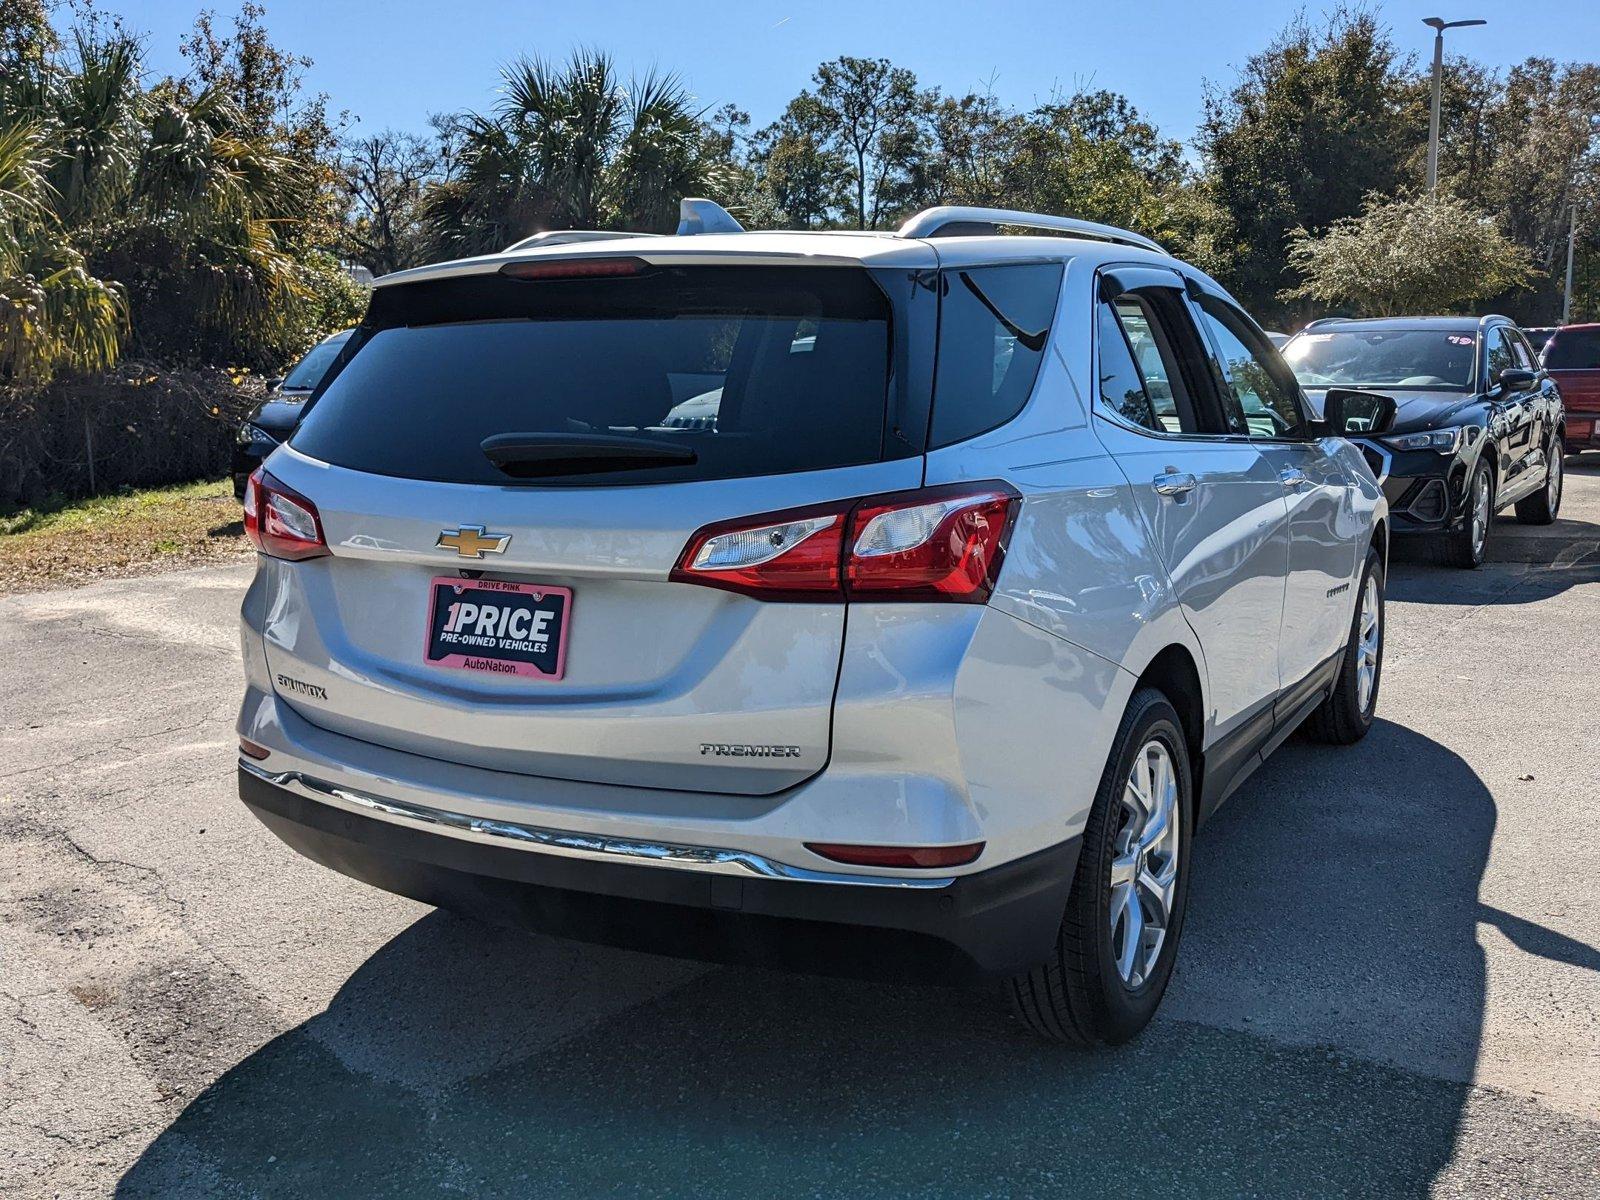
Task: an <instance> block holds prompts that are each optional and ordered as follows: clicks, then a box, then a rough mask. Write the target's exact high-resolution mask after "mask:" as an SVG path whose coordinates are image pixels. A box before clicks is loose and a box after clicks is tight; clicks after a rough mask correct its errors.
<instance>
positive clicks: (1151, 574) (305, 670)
mask: <svg viewBox="0 0 1600 1200" xmlns="http://www.w3.org/2000/svg"><path fill="white" fill-rule="evenodd" d="M684 207H685V213H686V218H688V217H692V218H693V219H692V220H688V219H686V221H685V225H686V226H687V227H688V228H689V229H690V230H694V231H695V232H693V233H688V234H685V233H683V232H682V231H680V235H679V236H674V237H662V238H651V239H642V238H641V239H631V240H619V241H608V242H604V243H596V244H592V245H586V244H569V245H563V246H560V247H556V248H533V249H529V250H525V251H516V252H511V253H506V254H502V255H498V256H487V257H482V258H476V259H470V260H466V261H461V262H455V263H446V264H440V265H435V266H429V267H423V268H418V269H416V270H412V271H407V272H404V273H401V274H397V275H391V276H389V277H387V278H386V279H381V280H379V281H378V285H377V288H376V290H375V292H374V294H373V298H372V301H371V307H370V311H369V313H368V315H367V317H366V319H365V321H364V323H363V324H362V326H361V328H360V330H359V331H358V332H357V333H356V334H355V335H354V338H355V340H354V341H353V342H352V346H353V350H352V351H351V352H350V353H348V354H346V355H344V356H342V357H341V360H340V363H339V366H338V370H337V374H335V375H334V377H333V378H332V379H331V380H329V381H328V383H327V384H326V385H325V387H324V389H323V390H322V391H321V392H320V393H319V394H318V396H317V397H316V398H315V399H314V400H312V401H311V402H310V404H309V406H308V408H307V411H306V413H305V415H304V416H303V418H302V419H301V421H300V424H299V425H298V426H297V427H296V429H295V431H294V433H293V435H292V436H291V438H290V439H289V441H288V443H287V444H285V445H283V446H281V447H279V448H278V449H277V450H275V451H274V452H273V454H272V457H271V458H270V459H269V460H268V461H267V462H266V463H265V464H264V466H263V467H262V468H261V469H259V470H257V471H256V473H255V474H254V475H253V476H252V477H251V486H250V492H249V495H248V497H247V500H246V510H245V511H246V528H247V530H248V532H249V534H250V537H251V538H252V539H253V540H254V542H255V544H256V546H257V547H258V549H259V550H260V554H259V556H258V559H257V573H256V577H255V580H254V582H253V583H252V584H251V586H250V589H249V592H248V594H247V596H246V598H245V601H244V608H243V626H244V662H245V675H246V690H245V698H244V703H243V707H242V709H241V712H240V716H239V722H238V732H239V735H240V758H239V770H238V783H239V790H240V795H241V796H242V798H243V800H244V802H245V803H246V804H247V805H248V806H249V807H250V808H251V809H252V810H253V811H254V812H255V813H256V814H257V815H258V816H259V817H260V818H261V820H262V821H264V822H265V823H266V824H267V825H268V826H269V827H270V828H271V829H272V830H273V832H274V833H276V834H277V835H278V836H279V837H281V838H282V839H283V840H284V841H285V842H287V843H288V844H289V845H290V846H292V847H294V848H295V849H296V850H298V851H300V852H301V853H303V854H305V855H307V856H308V857H310V858H312V859H314V860H316V861H317V862H320V863H322V864H324V865H326V866H329V867H332V868H333V869H335V870H338V871H342V872H344V873H345V874H347V875H351V876H353V877H355V878H357V879H361V880H365V881H366V882H368V883H371V884H374V885H376V886H378V887H381V888H386V889H388V890H390V891H394V892H399V893H401V894H403V895H407V896H412V897H415V898H417V899H419V900H422V901H425V902H427V903H429V904H437V905H446V906H449V907H451V908H454V909H457V910H459V911H462V912H465V913H469V914H473V915H476V916H479V917H483V918H486V919H489V920H494V921H500V922H510V923H514V924H520V925H524V926H528V927H532V928H535V929H541V930H546V931H549V932H553V933H558V934H564V935H567V936H572V937H577V938H584V939H589V940H593V941H601V942H608V943H615V944H621V945H626V946H633V947H637V948H642V949H647V950H651V951H655V952H661V953H671V954H689V955H695V956H701V957H707V958H712V959H718V960H730V959H736V960H741V961H755V962H760V963H766V964H772V965H785V966H797V967H805V968H822V969H826V970H831V971H845V972H851V973H860V974H868V975H883V974H893V975H895V976H897V977H905V976H911V977H917V978H929V977H931V978H937V979H962V978H973V977H981V978H995V977H998V978H1001V979H1004V980H1008V981H1009V984H1008V986H1009V990H1010V992H1011V995H1012V997H1013V999H1014V1001H1015V1004H1016V1006H1017V1008H1018V1010H1019V1011H1020V1012H1021V1014H1022V1015H1023V1017H1024V1018H1025V1019H1026V1020H1027V1022H1028V1023H1029V1024H1030V1025H1032V1026H1033V1027H1034V1028H1035V1029H1037V1030H1038V1031H1039V1032H1041V1033H1043V1034H1045V1035H1048V1036H1050V1037H1053V1038H1058V1039H1061V1040H1064V1041H1069V1042H1080V1043H1092V1042H1119V1041H1123V1040H1125V1039H1127V1038H1129V1037H1131V1036H1133V1035H1134V1034H1135V1033H1136V1032H1138V1030H1139V1029H1140V1028H1142V1027H1143V1026H1144V1024H1145V1023H1146V1022H1147V1021H1148V1020H1149V1019H1150V1017H1151V1015H1152V1013H1153V1012H1154V1011H1155V1008H1156V1005H1157V1003H1158V1002H1159V1001H1160V998H1161V995H1162V992H1163V990H1164V989H1165V987H1166V985H1167V980H1168V976H1169V974H1170V972H1171V970H1172V964H1173V961H1174V957H1175V955H1176V953H1177V949H1178V943H1179V939H1180V935H1181V932H1182V929H1183V921H1184V910H1185V906H1186V904H1187V900H1188V879H1189V870H1190V839H1191V837H1192V836H1193V834H1194V832H1195V830H1196V829H1197V828H1198V827H1199V826H1200V825H1201V824H1202V823H1203V822H1204V821H1206V820H1207V818H1209V817H1210V815H1211V814H1212V813H1213V812H1214V811H1215V810H1216V808H1217V806H1218V805H1219V804H1221V803H1222V801H1223V800H1224V799H1225V798H1226V797H1227V796H1228V795H1229V793H1231V792H1232V791H1233V790H1234V788H1236V787H1237V786H1238V785H1239V783H1240V782H1241V781H1242V780H1243V779H1245V778H1246V777H1247V776H1248V775H1249V773H1250V772H1251V770H1252V769H1253V768H1255V767H1256V766H1257V765H1258V764H1259V763H1260V761H1261V758H1262V756H1263V755H1265V754H1267V753H1269V752H1270V751H1271V750H1272V749H1273V748H1275V747H1276V746H1277V745H1279V744H1280V743H1281V742H1282V741H1283V740H1284V739H1285V738H1287V737H1288V736H1289V734H1290V733H1292V732H1293V731H1294V730H1295V729H1296V728H1297V727H1299V726H1301V725H1302V724H1304V725H1305V726H1306V727H1307V728H1308V729H1309V730H1310V732H1311V733H1312V734H1313V735H1315V736H1317V737H1319V738H1322V739H1324V740H1326V741H1330V742H1341V743H1343V742H1353V741H1355V740H1357V739H1359V738H1360V737H1362V736H1363V735H1364V734H1365V733H1366V732H1367V730H1368V728H1369V726H1370V725H1371V722H1372V719H1373V713H1374V711H1375V708H1376V705H1377V699H1378V690H1379V683H1380V680H1381V673H1382V667H1383V646H1384V629H1385V626H1384V578H1385V552H1386V550H1387V547H1388V538H1389V533H1388V529H1389V525H1388V520H1389V519H1388V513H1387V506H1386V504H1385V502H1384V498H1383V493H1382V491H1381V489H1380V488H1379V487H1378V484H1377V482H1376V481H1375V480H1374V478H1373V475H1372V472H1371V471H1370V470H1369V469H1368V467H1367V463H1366V461H1365V460H1364V459H1363V457H1362V455H1361V452H1360V451H1359V450H1358V449H1357V448H1356V446H1354V445H1352V444H1351V443H1350V442H1349V441H1346V440H1343V439H1342V438H1340V437H1336V436H1329V435H1330V434H1337V433H1341V432H1343V431H1345V430H1347V429H1349V428H1358V429H1362V430H1366V431H1368V432H1372V433H1382V432H1383V430H1384V429H1385V427H1386V423H1387V422H1388V421H1389V420H1390V419H1392V417H1393V412H1394V402H1393V401H1392V400H1390V399H1388V398H1384V397H1372V396H1367V395H1361V394H1358V393H1345V392H1339V391H1334V392H1331V393H1329V395H1328V397H1327V400H1326V409H1327V415H1326V417H1325V419H1324V420H1323V421H1320V422H1319V421H1318V420H1316V419H1314V418H1313V416H1312V415H1311V413H1310V412H1308V411H1307V409H1306V406H1305V403H1304V400H1303V397H1302V395H1301V390H1300V388H1299V386H1298V385H1297V384H1296V382H1295V379H1294V376H1293V375H1292V374H1291V373H1290V372H1289V370H1288V369H1287V367H1286V366H1285V365H1284V363H1283V360H1282V359H1281V357H1280V356H1279V355H1278V353H1277V351H1275V350H1274V349H1273V348H1272V346H1271V344H1270V342H1269V341H1268V340H1267V338H1266V336H1265V335H1264V334H1263V333H1262V332H1261V330H1260V329H1259V328H1258V327H1257V325H1256V324H1255V323H1254V322H1253V321H1252V320H1251V319H1250V318H1249V317H1248V316H1246V315H1245V314H1244V312H1242V311H1241V310H1240V309H1239V307H1238V306H1237V305H1236V304H1235V303H1234V301H1233V300H1232V299H1230V298H1229V296H1228V295H1227V293H1226V292H1224V291H1223V290H1222V289H1221V288H1220V287H1219V286H1218V285H1217V284H1216V283H1215V282H1214V281H1213V280H1211V279H1210V278H1208V277H1207V276H1205V275H1204V274H1202V273H1201V272H1199V271H1197V270H1196V269H1195V268H1193V267H1191V266H1189V265H1188V264H1186V263H1183V262H1180V261H1178V260H1177V259H1175V258H1173V257H1171V256H1169V255H1168V254H1166V253H1165V252H1164V251H1162V250H1161V248H1160V247H1159V246H1157V245H1156V244H1155V243H1154V242H1151V241H1149V240H1147V239H1145V238H1142V237H1139V236H1138V235H1136V234H1131V233H1127V232H1124V231H1121V230H1116V229H1111V228H1109V227H1106V226H1101V225H1095V224H1092V223H1089V222H1082V221H1074V220H1071V219H1068V218H1060V217H1049V216H1041V215H1037V214H1029V213H1016V212H1009V211H1003V210H992V209H966V208H938V209H931V210H929V211H927V212H924V213H921V214H919V215H918V216H916V217H914V218H912V219H911V220H910V221H909V222H908V223H907V224H906V225H905V226H904V227H903V228H902V229H901V230H900V231H899V232H898V233H897V234H888V233H885V234H879V235H869V236H862V235H859V234H852V235H844V234H791V233H746V232H744V231H742V230H740V228H739V226H738V225H737V224H736V223H735V222H734V221H733V220H732V218H731V217H729V216H728V215H727V214H726V213H725V212H722V210H720V209H718V208H716V207H715V206H714V205H710V204H709V203H708V202H705V201H685V203H684ZM1000 225H1004V226H1007V227H1010V226H1019V227H1025V228H1038V229H1043V230H1048V231H1051V232H1057V233H1065V234H1068V235H1070V236H1067V237H1056V236H1044V237H1038V236H998V234H997V227H998V226H1000ZM700 229H705V230H706V232H704V233H700V232H698V230H700ZM1091 381H1097V382H1095V383H1093V385H1092V386H1091ZM713 385H714V386H713ZM718 388H720V394H719V395H718V396H717V397H716V398H715V402H714V403H715V408H716V411H715V413H714V414H713V413H710V412H709V411H697V412H696V413H695V414H693V416H694V419H693V420H690V419H689V418H687V417H683V416H682V415H681V414H680V417H679V418H677V420H678V421H679V423H678V424H674V425H667V424H665V423H664V419H665V418H666V417H667V416H668V414H669V413H670V412H672V411H673V410H674V409H675V408H678V407H679V406H681V405H682V404H683V403H684V397H686V396H691V397H695V398H697V401H696V402H697V404H699V405H700V406H701V407H702V408H705V409H709V408H710V407H711V405H712V403H713V401H712V400H710V399H708V398H707V397H708V396H709V394H710V393H711V392H713V391H716V390H717V389H718ZM847 617H848V619H847Z"/></svg>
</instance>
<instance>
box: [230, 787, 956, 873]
mask: <svg viewBox="0 0 1600 1200" xmlns="http://www.w3.org/2000/svg"><path fill="white" fill-rule="evenodd" d="M239 769H240V770H242V771H246V772H248V773H249V774H251V775H254V776H255V777H256V778H257V779H260V780H263V781H264V782H266V783H270V784H272V785H273V786H274V787H280V788H284V789H286V790H288V791H292V792H298V793H299V794H300V795H302V796H305V797H307V798H308V799H311V800H316V801H318V802H320V803H323V804H331V805H333V806H334V807H336V808H343V809H347V810H349V811H352V812H358V813H362V814H364V815H366V816H371V817H378V818H380V819H382V820H385V821H393V822H395V823H396V824H401V825H416V826H424V827H427V828H428V829H430V830H431V831H433V832H438V833H443V834H447V835H451V836H454V837H461V838H466V839H468V840H470V841H477V842H484V843H487V844H489V845H508V844H509V845H512V846H516V847H517V848H519V849H523V850H528V851H531V852H534V853H539V854H558V855H562V856H564V857H568V858H587V859H593V860H596V861H600V862H628V863H635V864H641V865H647V866H658V867H676V868H679V869H684V870H692V871H704V872H708V873H712V874H717V875H754V876H757V877H758V878H761V879H789V880H795V881H798V882H803V883H842V884H850V885H852V886H855V887H886V888H911V889H915V890H918V891H931V890H937V889H939V888H944V887H949V886H950V884H952V883H953V882H955V880H954V878H953V877H950V876H940V877H937V878H930V879H923V878H909V879H908V878H904V877H900V876H890V875H846V874H843V873H840V872H837V871H813V870H810V869H809V868H806V867H791V866H789V865H788V864H787V863H781V862H776V861H775V860H773V859H770V858H766V857H764V856H762V855H760V854H752V853H750V852H749V851H747V850H719V849H716V848H714V847H710V846H680V845H674V844H672V843H670V842H645V841H637V840H635V839H632V838H618V837H608V836H604V835H601V834H596V833H569V832H566V831H563V830H559V829H542V828H540V827H538V826H536V825H522V824H519V823H518V822H515V821H497V820H493V819H491V818H488V817H473V816H468V815H467V814H465V813H453V812H447V811H445V810H444V809H439V808H429V807H427V806H425V805H421V804H411V803H409V802H407V801H404V800H385V799H380V798H379V797H377V796H369V795H366V794H365V793H363V792H357V791H353V790H351V789H350V788H347V787H341V786H339V785H337V784H332V783H326V782H324V781H323V780H320V779H315V778H313V777H311V776H309V775H306V774H304V773H302V772H300V771H280V772H277V773H273V772H271V771H268V770H265V769H264V768H262V767H259V766H257V765H256V764H255V763H253V762H251V761H249V760H248V759H245V758H241V759H239Z"/></svg>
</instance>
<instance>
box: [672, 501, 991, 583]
mask: <svg viewBox="0 0 1600 1200" xmlns="http://www.w3.org/2000/svg"><path fill="white" fill-rule="evenodd" d="M1020 503H1021V497H1020V496H1018V495H1017V493H1016V492H1015V491H1014V490H1012V489H1011V488H1010V487H1008V486H1006V485H1005V484H1002V483H980V484H960V485H957V486H954V487H938V488H923V489H920V490H918V491H914V492H899V493H895V494H892V495H886V496H869V497H867V498H866V499H863V500H845V501H841V502H839V503H838V504H830V505H822V506H819V507H816V508H801V509H790V510H788V511H785V512H774V513H764V514H762V515H760V516H754V517H745V518H741V519H739V520H736V521H721V522H718V523H717V524H714V525H707V526H705V527H704V528H702V529H700V530H698V531H697V532H696V533H695V535H694V536H693V537H691V538H690V539H689V544H688V545H687V546H685V547H684V550H683V553H682V554H681V555H680V556H679V557H678V564H677V566H675V567H674V568H673V570H672V578H673V579H674V580H675V581H677V582H679V583H698V584H704V585H706V586H708V587H719V588H726V589H727V590H729V591H734V592H741V593H743V594H745V595H749V596H755V597H758V598H759V599H762V600H811V601H826V600H843V599H845V598H846V597H847V596H849V597H859V598H861V599H868V598H870V599H874V600H937V601H954V602H957V603H969V604H982V603H983V602H984V601H986V600H988V598H989V596H990V595H991V594H992V593H993V591H994V584H995V579H996V578H997V577H998V576H999V574H1000V563H1001V560H1002V559H1003V558H1004V556H1005V548H1006V543H1007V541H1008V540H1009V538H1010V534H1011V525H1012V523H1013V521H1014V520H1015V519H1016V511H1017V508H1018V506H1019V505H1020Z"/></svg>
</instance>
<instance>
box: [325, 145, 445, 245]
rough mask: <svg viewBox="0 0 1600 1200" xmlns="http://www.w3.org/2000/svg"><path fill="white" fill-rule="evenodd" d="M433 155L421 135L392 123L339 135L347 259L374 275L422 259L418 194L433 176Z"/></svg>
mask: <svg viewBox="0 0 1600 1200" xmlns="http://www.w3.org/2000/svg"><path fill="white" fill-rule="evenodd" d="M439 158H440V153H439V149H438V147H437V146H435V145H433V144H432V143H430V142H428V141H427V140H426V139H424V138H420V137H418V136H416V135H415V134H410V133H397V132H395V131H394V130H392V129H386V130H384V131H383V132H382V133H377V134H374V135H372V136H371V137H364V138H349V139H346V140H345V142H344V143H343V144H342V145H341V147H340V155H339V168H340V174H341V176H342V178H343V183H344V189H345V193H346V195H347V196H348V197H349V202H350V209H349V211H348V213H347V215H346V218H345V226H344V234H345V242H346V245H347V247H348V250H349V257H350V258H351V259H352V260H354V261H356V262H359V263H361V264H362V265H364V266H366V267H368V268H369V269H370V270H371V271H372V272H373V273H374V274H375V275H387V274H388V273H389V272H391V271H398V270H401V269H402V268H404V267H409V266H415V265H416V264H417V263H419V262H421V261H423V256H424V249H425V246H426V236H427V231H426V228H425V226H424V222H423V208H422V204H423V195H424V193H425V191H426V189H427V186H428V185H429V184H430V183H431V182H433V180H435V179H436V178H438V176H439V173H440V162H439Z"/></svg>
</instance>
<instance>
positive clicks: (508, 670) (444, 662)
mask: <svg viewBox="0 0 1600 1200" xmlns="http://www.w3.org/2000/svg"><path fill="white" fill-rule="evenodd" d="M429 590H430V591H431V593H432V596H431V599H430V601H429V606H428V639H427V645H426V646H425V647H424V648H423V661H424V662H425V663H427V664H428V665H429V666H432V667H456V668H458V669H460V670H463V671H476V672H478V673H479V674H482V675H522V676H534V677H536V678H539V679H560V678H561V677H562V675H563V674H565V673H566V669H567V627H568V626H569V625H570V624H571V622H572V590H571V589H570V588H561V587H546V586H545V585H543V584H538V583H503V582H501V581H499V580H494V579H460V578H457V577H455V576H450V575H441V576H438V577H437V578H435V579H434V580H433V581H432V583H430V584H429Z"/></svg>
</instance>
